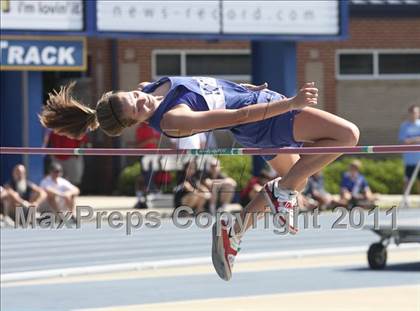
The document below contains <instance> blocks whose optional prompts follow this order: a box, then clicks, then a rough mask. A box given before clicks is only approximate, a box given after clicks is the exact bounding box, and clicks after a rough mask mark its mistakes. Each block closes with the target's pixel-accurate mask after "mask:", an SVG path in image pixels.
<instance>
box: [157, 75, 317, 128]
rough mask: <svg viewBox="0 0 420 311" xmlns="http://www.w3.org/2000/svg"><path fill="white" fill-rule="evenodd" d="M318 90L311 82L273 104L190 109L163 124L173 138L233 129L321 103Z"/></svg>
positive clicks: (170, 116) (172, 114) (167, 116)
mask: <svg viewBox="0 0 420 311" xmlns="http://www.w3.org/2000/svg"><path fill="white" fill-rule="evenodd" d="M317 97H318V89H316V88H315V87H314V85H313V84H312V83H307V84H305V86H304V87H303V88H301V89H300V90H299V92H298V94H297V95H296V96H294V97H292V98H286V99H283V100H277V101H273V102H270V103H258V104H254V105H249V106H246V107H243V108H240V109H218V110H211V111H191V110H190V109H189V108H188V107H187V106H184V105H180V107H179V108H178V109H173V110H171V111H168V112H167V113H166V114H165V115H164V117H163V119H162V122H161V127H162V129H163V130H164V132H165V133H167V134H169V135H171V136H187V135H192V134H194V133H198V132H203V131H209V130H213V129H218V128H224V127H232V126H236V125H240V124H245V123H251V122H256V121H261V120H265V119H269V118H272V117H274V116H277V115H280V114H282V113H285V112H288V111H290V110H294V109H302V108H304V107H306V106H312V105H316V104H317Z"/></svg>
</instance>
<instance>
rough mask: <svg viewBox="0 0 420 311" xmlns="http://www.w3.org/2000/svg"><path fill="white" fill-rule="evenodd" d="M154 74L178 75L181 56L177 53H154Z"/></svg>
mask: <svg viewBox="0 0 420 311" xmlns="http://www.w3.org/2000/svg"><path fill="white" fill-rule="evenodd" d="M156 75H158V76H179V75H181V57H180V55H179V54H160V55H159V54H158V55H156Z"/></svg>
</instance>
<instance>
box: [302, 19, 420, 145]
mask: <svg viewBox="0 0 420 311" xmlns="http://www.w3.org/2000/svg"><path fill="white" fill-rule="evenodd" d="M349 26H350V28H349V39H348V40H345V41H339V42H307V43H299V44H298V52H297V53H298V80H299V84H302V83H303V82H304V81H305V80H307V79H311V78H312V79H315V81H317V79H319V80H320V86H321V87H320V88H321V93H322V97H321V105H320V106H321V107H323V108H324V109H326V110H328V111H330V112H333V113H337V114H339V115H341V116H343V117H345V118H348V119H350V120H351V121H353V122H355V123H356V124H357V125H358V126H359V127H360V128H361V132H362V136H361V143H365V144H380V143H389V144H393V143H396V137H397V131H398V126H399V124H400V122H401V121H402V120H403V118H404V115H405V112H406V109H407V107H408V106H409V105H410V104H413V103H419V101H420V95H419V94H420V80H374V81H372V80H358V81H344V80H341V81H338V80H337V79H336V76H335V55H336V50H337V49H420V20H419V19H415V18H404V19H403V18H395V19H390V18H353V19H352V20H351V22H350V25H349ZM314 65H321V66H322V67H321V68H322V72H321V73H320V74H318V75H315V76H314V74H313V73H311V70H309V69H310V68H312V67H314Z"/></svg>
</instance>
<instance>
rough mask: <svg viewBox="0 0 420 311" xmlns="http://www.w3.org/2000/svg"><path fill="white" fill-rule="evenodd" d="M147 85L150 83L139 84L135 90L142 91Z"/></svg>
mask: <svg viewBox="0 0 420 311" xmlns="http://www.w3.org/2000/svg"><path fill="white" fill-rule="evenodd" d="M148 84H150V82H140V83H139V84H138V85H137V89H138V90H140V91H142V90H143V89H144V88H145V86H146V85H148Z"/></svg>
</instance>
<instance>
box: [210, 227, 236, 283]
mask: <svg viewBox="0 0 420 311" xmlns="http://www.w3.org/2000/svg"><path fill="white" fill-rule="evenodd" d="M212 232H213V241H212V251H211V260H212V262H213V266H214V269H215V270H216V272H217V275H218V276H219V277H220V278H221V279H222V280H225V281H229V280H230V279H231V278H232V273H231V272H230V271H229V268H226V267H229V266H228V265H229V263H227V262H226V260H225V257H224V256H223V255H220V254H223V253H224V247H223V239H222V237H220V236H217V226H216V224H214V225H213V230H212Z"/></svg>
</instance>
